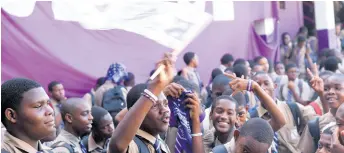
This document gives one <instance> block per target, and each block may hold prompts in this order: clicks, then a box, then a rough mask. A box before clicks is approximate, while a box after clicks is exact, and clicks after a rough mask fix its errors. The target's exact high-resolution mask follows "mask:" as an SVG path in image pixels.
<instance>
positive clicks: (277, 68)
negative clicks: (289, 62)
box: [275, 63, 285, 75]
mask: <svg viewBox="0 0 344 153" xmlns="http://www.w3.org/2000/svg"><path fill="white" fill-rule="evenodd" d="M275 72H276V74H277V75H284V73H285V68H284V65H283V64H282V63H278V64H277V65H276V66H275Z"/></svg>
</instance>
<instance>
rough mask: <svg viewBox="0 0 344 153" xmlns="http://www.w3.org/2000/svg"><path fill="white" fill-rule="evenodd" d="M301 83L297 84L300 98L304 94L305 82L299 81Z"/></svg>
mask: <svg viewBox="0 0 344 153" xmlns="http://www.w3.org/2000/svg"><path fill="white" fill-rule="evenodd" d="M298 81H299V82H298V83H297V86H298V87H299V89H300V95H299V96H300V97H301V95H302V92H303V82H302V81H301V80H300V79H299V80H298Z"/></svg>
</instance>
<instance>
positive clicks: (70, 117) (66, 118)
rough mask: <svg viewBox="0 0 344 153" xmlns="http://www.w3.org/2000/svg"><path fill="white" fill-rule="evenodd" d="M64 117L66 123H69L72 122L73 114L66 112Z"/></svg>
mask: <svg viewBox="0 0 344 153" xmlns="http://www.w3.org/2000/svg"><path fill="white" fill-rule="evenodd" d="M64 117H65V120H66V121H67V122H68V123H70V124H71V123H72V122H73V116H72V115H71V114H69V113H67V114H66V115H65V116H64Z"/></svg>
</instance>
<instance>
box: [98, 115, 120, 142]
mask: <svg viewBox="0 0 344 153" xmlns="http://www.w3.org/2000/svg"><path fill="white" fill-rule="evenodd" d="M97 126H98V127H97V129H96V130H94V133H95V135H97V136H99V137H101V138H105V139H108V138H111V136H112V133H113V131H114V129H115V127H114V124H113V120H112V117H111V115H110V114H109V113H108V114H106V115H105V116H103V117H102V118H101V119H100V121H99V125H97Z"/></svg>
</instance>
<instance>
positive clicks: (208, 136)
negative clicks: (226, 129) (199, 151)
mask: <svg viewBox="0 0 344 153" xmlns="http://www.w3.org/2000/svg"><path fill="white" fill-rule="evenodd" d="M215 132H216V130H215V128H212V129H210V130H208V131H206V132H205V134H204V136H203V144H204V150H205V152H211V150H212V149H213V148H214V147H216V146H218V145H222V143H221V142H220V141H219V139H217V137H216V135H215ZM232 139H233V133H232V134H230V135H229V137H228V139H227V142H230V141H231V140H232ZM227 142H226V143H227ZM226 143H225V144H226Z"/></svg>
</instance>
